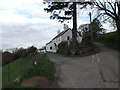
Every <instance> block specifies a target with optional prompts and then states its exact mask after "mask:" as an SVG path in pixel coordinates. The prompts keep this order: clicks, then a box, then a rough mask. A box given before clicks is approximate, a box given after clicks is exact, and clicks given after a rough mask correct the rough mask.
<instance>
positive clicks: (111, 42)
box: [95, 32, 120, 50]
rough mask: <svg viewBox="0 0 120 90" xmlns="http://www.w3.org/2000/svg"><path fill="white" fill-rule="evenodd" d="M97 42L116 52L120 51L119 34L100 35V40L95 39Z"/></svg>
mask: <svg viewBox="0 0 120 90" xmlns="http://www.w3.org/2000/svg"><path fill="white" fill-rule="evenodd" d="M95 41H96V42H101V43H103V44H105V45H106V46H108V47H111V48H113V49H116V50H120V45H119V38H118V33H117V32H110V33H106V34H100V35H98V38H96V39H95Z"/></svg>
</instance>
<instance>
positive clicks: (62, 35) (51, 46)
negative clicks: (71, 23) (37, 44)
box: [46, 24, 82, 52]
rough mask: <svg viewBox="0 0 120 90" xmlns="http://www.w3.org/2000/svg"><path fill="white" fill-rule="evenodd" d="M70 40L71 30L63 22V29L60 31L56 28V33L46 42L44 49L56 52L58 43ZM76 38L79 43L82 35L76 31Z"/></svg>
mask: <svg viewBox="0 0 120 90" xmlns="http://www.w3.org/2000/svg"><path fill="white" fill-rule="evenodd" d="M70 40H72V30H71V29H70V28H69V27H68V25H66V24H64V31H62V32H60V30H58V35H57V36H56V37H54V38H53V39H52V40H51V41H50V42H49V43H47V44H46V51H47V52H56V51H57V49H58V44H59V43H61V42H62V41H68V42H69V41H70ZM77 40H78V43H81V41H82V36H81V34H80V32H77Z"/></svg>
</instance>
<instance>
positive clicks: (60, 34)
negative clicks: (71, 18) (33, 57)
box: [46, 28, 82, 45]
mask: <svg viewBox="0 0 120 90" xmlns="http://www.w3.org/2000/svg"><path fill="white" fill-rule="evenodd" d="M68 30H71V29H70V28H68V29H67V30H64V31H62V32H61V33H59V34H58V35H57V36H55V37H54V38H53V39H52V40H51V41H50V42H49V43H51V42H52V41H53V40H54V39H56V38H58V37H60V36H62V35H63V34H64V33H66V32H67V31H68ZM71 31H72V30H71ZM77 33H78V34H79V36H82V35H81V33H80V32H78V31H77ZM49 43H47V44H49ZM47 44H46V45H47Z"/></svg>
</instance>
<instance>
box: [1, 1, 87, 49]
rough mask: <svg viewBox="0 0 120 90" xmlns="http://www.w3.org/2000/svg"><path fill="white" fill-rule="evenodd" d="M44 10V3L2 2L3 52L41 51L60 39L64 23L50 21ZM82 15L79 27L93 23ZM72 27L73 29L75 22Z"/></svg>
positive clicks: (70, 23)
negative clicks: (43, 47)
mask: <svg viewBox="0 0 120 90" xmlns="http://www.w3.org/2000/svg"><path fill="white" fill-rule="evenodd" d="M44 7H46V6H45V5H44V4H43V3H42V0H0V29H1V30H0V35H1V37H0V41H2V47H0V49H3V50H5V49H10V48H16V47H29V46H31V45H34V46H36V47H37V48H41V47H42V46H44V45H45V44H46V43H48V42H49V41H50V40H51V39H52V38H53V37H55V36H56V35H57V31H58V29H59V30H61V31H62V30H63V24H64V23H62V24H61V23H59V22H58V21H57V20H50V19H49V16H50V13H46V12H45V11H44ZM78 13H79V14H78V26H79V25H80V24H85V23H89V16H88V14H87V13H85V12H82V13H81V12H78ZM83 13H84V14H83ZM68 25H69V27H72V21H70V22H69V23H68Z"/></svg>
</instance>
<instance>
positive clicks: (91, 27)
mask: <svg viewBox="0 0 120 90" xmlns="http://www.w3.org/2000/svg"><path fill="white" fill-rule="evenodd" d="M89 16H90V33H91V46H92V49H93V32H92V25H91V22H92V18H91V12H90V13H89Z"/></svg>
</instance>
